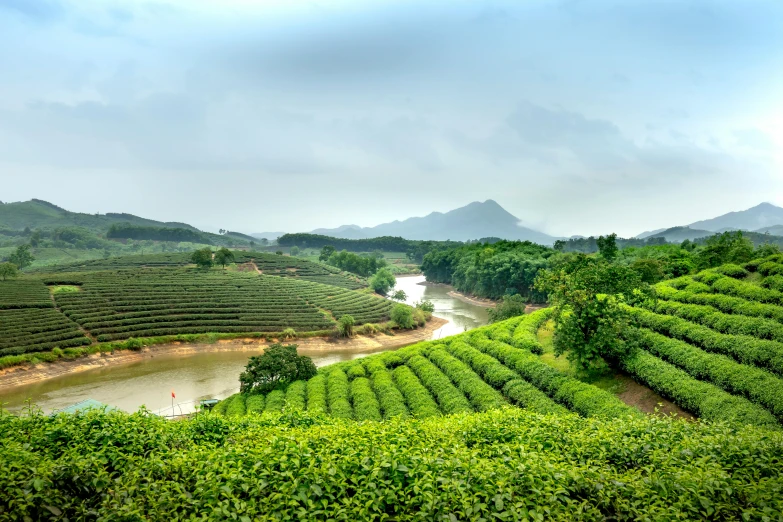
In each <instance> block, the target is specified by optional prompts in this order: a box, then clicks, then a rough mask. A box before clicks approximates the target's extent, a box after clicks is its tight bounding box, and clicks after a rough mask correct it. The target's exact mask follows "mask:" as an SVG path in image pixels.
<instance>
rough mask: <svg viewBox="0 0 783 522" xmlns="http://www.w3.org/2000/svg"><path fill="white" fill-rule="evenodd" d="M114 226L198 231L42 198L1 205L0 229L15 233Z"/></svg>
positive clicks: (103, 230)
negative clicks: (75, 209)
mask: <svg viewBox="0 0 783 522" xmlns="http://www.w3.org/2000/svg"><path fill="white" fill-rule="evenodd" d="M115 223H131V224H133V225H140V226H147V227H168V228H186V229H188V230H194V231H198V229H197V228H196V227H192V226H190V225H187V224H185V223H177V222H164V221H155V220H152V219H145V218H141V217H138V216H134V215H133V214H116V213H108V214H82V213H79V212H70V211H68V210H65V209H64V208H60V207H58V206H57V205H54V204H52V203H49V202H48V201H43V200H40V199H32V200H30V201H20V202H16V203H3V204H0V227H3V228H8V229H12V230H22V229H24V228H26V227H30V228H31V229H34V228H38V229H44V230H47V229H54V228H58V227H66V226H79V227H84V228H87V229H91V230H95V231H99V232H105V231H106V230H108V229H109V227H110V226H112V225H113V224H115Z"/></svg>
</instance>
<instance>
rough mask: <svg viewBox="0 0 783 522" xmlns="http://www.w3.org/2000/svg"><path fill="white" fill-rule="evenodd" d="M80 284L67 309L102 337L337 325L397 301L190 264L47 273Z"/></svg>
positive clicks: (376, 313)
mask: <svg viewBox="0 0 783 522" xmlns="http://www.w3.org/2000/svg"><path fill="white" fill-rule="evenodd" d="M46 281H47V282H48V283H58V282H71V283H74V282H75V283H78V284H79V285H80V288H81V291H79V292H69V293H58V294H56V296H55V298H56V302H57V305H58V306H59V307H60V309H61V310H62V311H63V313H64V314H65V315H66V316H68V317H69V318H71V319H72V320H74V321H76V322H77V323H79V324H80V325H81V326H82V327H83V328H85V329H86V330H88V331H89V332H91V333H92V334H93V335H95V336H96V338H97V339H98V341H113V340H118V339H127V338H129V337H151V336H159V335H169V334H182V333H206V332H226V333H233V332H248V333H250V332H279V331H282V330H284V329H286V328H294V329H295V330H297V331H302V332H306V331H317V330H325V329H330V328H332V327H333V326H334V324H335V318H338V317H340V316H342V315H343V314H352V315H354V317H355V319H356V321H357V323H358V324H362V323H367V322H373V323H374V322H383V321H387V320H388V318H389V310H390V307H391V304H390V303H389V301H387V300H385V299H381V298H378V297H375V296H373V295H370V294H362V293H356V292H352V291H349V290H346V289H342V288H338V287H335V286H327V285H322V284H318V283H312V282H307V281H296V280H293V279H290V278H281V277H274V276H259V275H257V274H244V273H236V272H222V271H208V272H203V271H200V270H197V269H191V268H177V269H168V268H163V269H135V270H120V271H113V272H95V273H85V274H76V275H72V274H62V275H53V276H47V278H46Z"/></svg>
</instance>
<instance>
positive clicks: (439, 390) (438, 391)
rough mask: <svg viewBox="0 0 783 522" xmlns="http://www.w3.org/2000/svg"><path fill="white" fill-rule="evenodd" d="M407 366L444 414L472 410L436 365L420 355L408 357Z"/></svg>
mask: <svg viewBox="0 0 783 522" xmlns="http://www.w3.org/2000/svg"><path fill="white" fill-rule="evenodd" d="M407 364H408V367H409V368H410V369H411V370H413V372H414V373H415V374H416V375H417V376H418V378H419V381H420V382H421V383H422V384H423V385H424V386H425V387H426V388H427V389H428V390H429V392H430V393H431V394H432V396H433V397H435V398H436V399H437V401H438V405H439V406H440V409H441V411H442V412H443V413H444V414H452V413H464V412H470V411H473V408H472V407H471V405H470V401H468V399H467V398H466V397H465V395H464V394H463V393H462V392H461V391H459V390H458V389H457V388H456V387H455V386H454V384H453V383H452V382H451V379H449V378H448V377H447V376H446V375H445V374H444V373H443V372H442V371H440V369H438V367H437V366H435V365H434V364H432V362H430V361H429V360H428V359H426V358H425V357H423V356H422V355H414V356H412V357H411V358H409V359H408V363H407Z"/></svg>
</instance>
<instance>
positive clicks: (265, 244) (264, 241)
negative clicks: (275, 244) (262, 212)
mask: <svg viewBox="0 0 783 522" xmlns="http://www.w3.org/2000/svg"><path fill="white" fill-rule="evenodd" d="M260 241H261V245H262V246H267V245H268V244H269V240H268V239H267V238H265V237H262V238H261V239H260Z"/></svg>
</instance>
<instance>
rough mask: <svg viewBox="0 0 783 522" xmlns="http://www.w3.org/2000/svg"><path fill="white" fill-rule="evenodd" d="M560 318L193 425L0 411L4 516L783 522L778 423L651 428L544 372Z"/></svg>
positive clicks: (438, 349)
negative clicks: (542, 334)
mask: <svg viewBox="0 0 783 522" xmlns="http://www.w3.org/2000/svg"><path fill="white" fill-rule="evenodd" d="M547 317H548V312H547V311H541V312H536V313H535V314H531V315H529V316H525V317H523V318H522V317H518V318H515V319H511V320H508V321H505V322H502V323H498V324H496V325H493V326H490V327H486V328H482V329H479V330H476V331H472V332H468V333H466V334H462V335H458V336H454V337H451V338H448V339H445V340H440V341H431V342H427V343H420V344H418V345H414V346H411V347H408V348H404V349H402V350H398V351H397V352H390V353H385V354H380V355H375V356H370V357H367V358H364V359H361V360H358V361H351V362H346V363H339V364H336V365H332V366H328V367H325V368H322V369H321V370H320V371H319V373H318V374H317V375H316V376H315V377H314V378H312V379H310V380H309V381H307V382H304V381H296V382H293V383H291V384H289V385H288V386H287V387H286V388H281V389H278V390H275V391H272V392H270V393H268V394H266V395H250V396H244V395H234V396H232V397H230V398H228V399H226V400H224V401H221V402H220V403H219V404H218V405H217V406H216V407H215V408H216V409H217V414H216V413H209V412H204V413H200V414H197V415H195V416H192V417H191V418H188V419H184V420H181V421H178V422H170V421H167V420H164V419H162V418H159V417H156V416H154V415H149V413H148V412H146V411H141V412H138V413H135V414H132V415H129V414H126V413H122V412H102V411H96V410H93V411H88V412H84V413H80V414H76V415H73V414H59V415H56V416H50V417H47V416H43V415H42V414H41V413H40V412H36V411H35V410H33V411H32V412H31V413H29V414H24V415H20V416H17V415H12V414H9V413H5V412H1V411H0V443H1V444H2V446H3V455H4V458H3V461H2V462H3V465H4V469H5V472H4V473H2V474H0V490H2V491H5V492H6V494H5V495H3V496H2V497H0V512H2V513H5V514H7V515H8V516H9V519H16V520H23V519H26V518H27V519H31V520H39V519H43V518H49V517H50V515H51V514H53V513H56V516H57V517H62V518H66V517H67V518H68V519H69V520H76V519H80V518H85V517H83V514H87V513H88V514H89V516H90V517H93V518H96V519H99V520H103V519H106V520H109V519H111V520H118V519H119V520H179V519H190V518H193V516H194V514H196V513H198V514H199V516H200V518H202V519H214V520H218V519H226V518H229V517H234V518H236V519H237V520H379V521H381V520H443V521H450V520H530V521H533V520H590V521H592V520H596V521H598V520H601V521H604V520H656V521H657V520H752V521H755V520H758V521H762V520H779V519H780V518H781V516H783V496H781V491H783V473H781V472H782V471H783V434H782V433H781V431H780V429H779V426H778V425H777V424H775V423H774V420H773V421H772V422H769V420H768V419H765V418H764V417H763V415H760V416H758V417H757V418H756V419H755V422H754V419H752V418H751V417H748V416H745V417H737V416H734V417H732V414H731V411H729V413H728V414H725V415H720V414H719V412H718V410H712V411H713V413H716V418H721V419H723V420H725V421H727V422H720V423H710V422H689V421H686V420H676V419H672V418H662V417H655V416H645V415H643V414H641V413H639V412H637V411H636V410H634V409H632V408H630V407H628V406H625V405H624V404H622V403H621V402H620V401H619V400H618V399H617V398H615V397H614V396H613V395H611V394H609V393H608V392H605V391H602V390H600V389H598V388H596V387H594V386H592V385H588V384H585V383H582V382H580V381H577V380H575V379H572V378H570V377H567V376H565V375H563V374H561V373H559V372H558V371H556V370H554V369H552V368H551V367H549V366H547V365H546V364H544V363H542V362H541V361H540V359H539V358H538V356H537V355H535V353H534V352H536V351H539V350H540V346H538V345H537V341H536V340H535V339H536V338H535V330H536V328H537V327H538V325H539V324H540V323H541V322H542V321H543V320H545V319H546V318H547ZM746 402H747V403H748V408H752V405H751V404H750V403H749V402H748V401H746ZM750 424H755V426H753V425H750ZM31 477H32V478H31ZM31 492H34V493H31Z"/></svg>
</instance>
